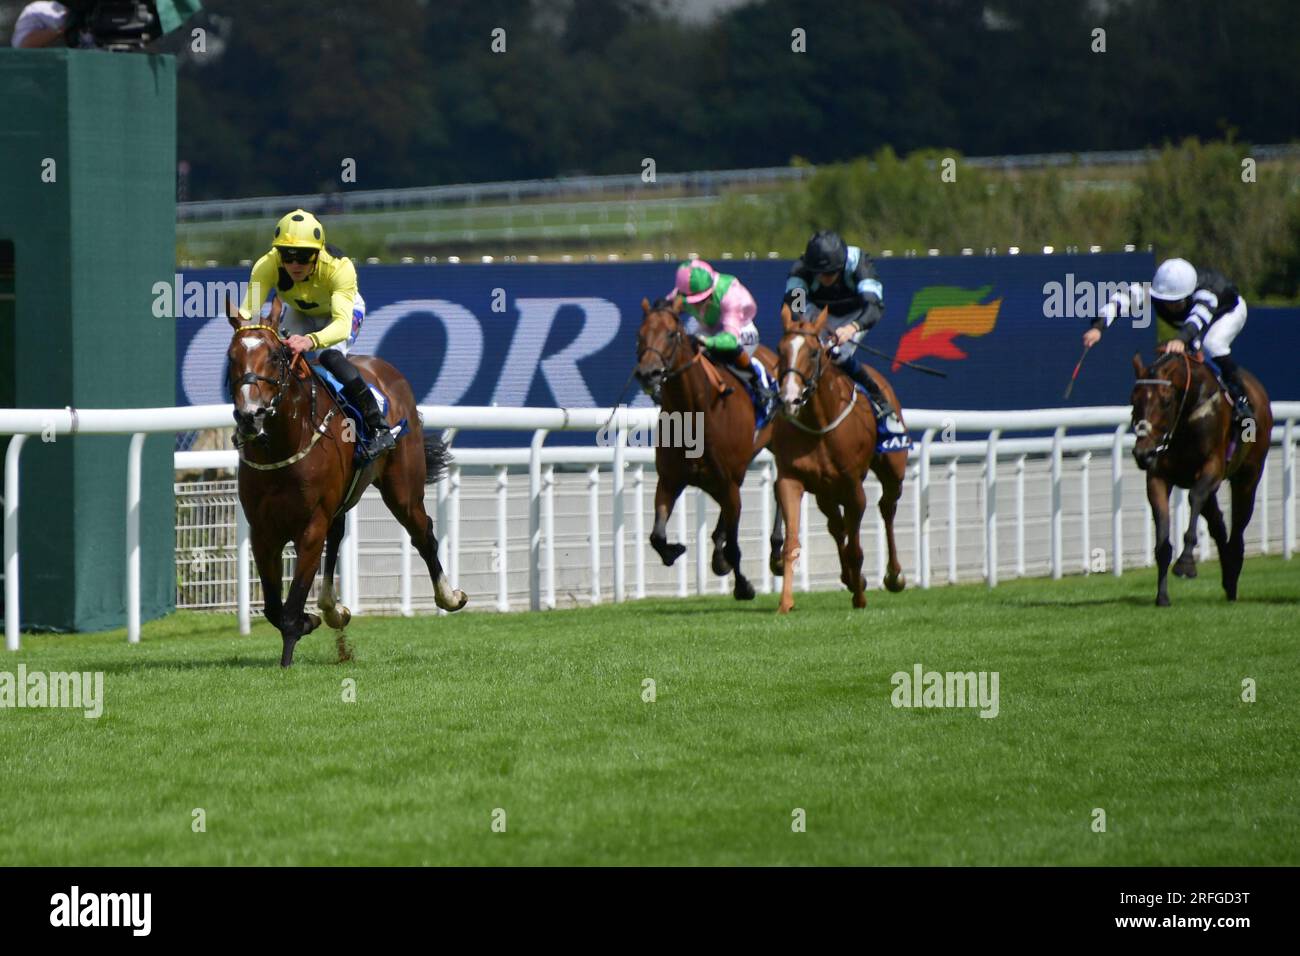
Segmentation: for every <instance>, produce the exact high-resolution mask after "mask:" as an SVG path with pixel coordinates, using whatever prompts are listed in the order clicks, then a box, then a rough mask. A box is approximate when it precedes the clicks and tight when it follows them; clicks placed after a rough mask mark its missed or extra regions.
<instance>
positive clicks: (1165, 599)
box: [1156, 594, 1169, 607]
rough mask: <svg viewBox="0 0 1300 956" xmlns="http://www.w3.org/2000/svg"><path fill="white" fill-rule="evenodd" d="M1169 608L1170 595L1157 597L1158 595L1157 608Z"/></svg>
mask: <svg viewBox="0 0 1300 956" xmlns="http://www.w3.org/2000/svg"><path fill="white" fill-rule="evenodd" d="M1168 606H1169V595H1168V594H1157V595H1156V607H1168Z"/></svg>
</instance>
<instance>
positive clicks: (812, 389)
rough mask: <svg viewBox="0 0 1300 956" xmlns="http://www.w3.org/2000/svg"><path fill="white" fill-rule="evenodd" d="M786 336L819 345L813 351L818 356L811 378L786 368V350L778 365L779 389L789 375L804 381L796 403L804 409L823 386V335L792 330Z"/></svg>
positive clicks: (777, 381)
mask: <svg viewBox="0 0 1300 956" xmlns="http://www.w3.org/2000/svg"><path fill="white" fill-rule="evenodd" d="M786 335H802V336H804V337H806V338H811V339H813V340H815V341H816V343H817V347H816V348H815V349H813V351H814V352H815V353H816V354H817V367H816V368H815V369H814V370H813V373H812V376H811V377H809V376H807V375H804V373H803V372H801V371H799V370H798V369H797V368H788V367H786V365H785V349H781V362H780V364H778V366H777V370H776V383H777V388H780V387H781V383H782V382H784V381H785V377H786V376H787V375H798V376H799V378H801V379H802V380H803V383H804V384H803V388H801V389H800V390H799V401H798V402H796V403H795V404H796V405H798V406H799V407H803V406H804V405H805V404H807V402H808V399H810V398H812V397H813V395H815V394H816V393H817V386H818V385H819V384H821V378H822V371H823V360H824V358H825V356H824V355H823V352H824V351H825V350H824V349H823V348H822V340H821V335H820V334H819V333H817V332H799V331H797V330H794V329H792V330H790V331H789V332H787V333H786ZM786 417H787V418H788V417H789V416H788V415H787V416H786Z"/></svg>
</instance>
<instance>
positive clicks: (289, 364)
mask: <svg viewBox="0 0 1300 956" xmlns="http://www.w3.org/2000/svg"><path fill="white" fill-rule="evenodd" d="M259 331H260V332H270V333H271V334H272V335H274V336H275V340H276V342H277V343H279V345H280V347H279V348H278V349H277V350H276V352H275V364H276V366H277V367H278V368H279V369H280V377H279V378H267V377H266V376H265V375H258V374H257V373H256V372H245V373H244V374H243V375H241V376H240V377H239V380H238V381H236V382H235V383H234V385H233V386H232V387H231V398H232V399H233V398H234V392H235V389H237V388H240V387H242V386H244V385H256V384H257V383H258V382H266V383H267V384H268V385H274V386H275V395H274V396H272V398H271V400H270V401H269V402H267V404H266V417H267V418H274V417H275V413H276V410H277V409H278V408H279V407H280V402H281V401H282V400H283V399H284V390H285V387H286V386H287V385H288V384H289V376H290V374H291V370H292V368H293V361H292V360H291V359H289V358H288V357H287V356H286V355H285V352H284V345H283V343H282V342H280V333H279V332H278V331H277V330H276V329H273V328H272V327H271V326H269V325H241V326H240V327H239V328H238V329H237V330H236V332H235V334H236V335H238V334H240V333H241V332H259Z"/></svg>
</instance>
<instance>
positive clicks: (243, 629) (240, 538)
mask: <svg viewBox="0 0 1300 956" xmlns="http://www.w3.org/2000/svg"><path fill="white" fill-rule="evenodd" d="M252 550H253V549H252V541H251V540H250V538H249V530H248V516H247V515H245V514H244V505H243V502H241V501H240V500H239V495H238V494H236V495H235V602H236V606H237V608H238V613H239V633H240V634H248V633H249V632H250V630H251V629H252V621H251V620H250V619H251V617H252V611H251V605H252V603H253V602H252V596H253V595H252V591H253V589H252V582H251V581H250V580H249V579H250V577H251V576H252V572H251V571H250V570H249V567H248V559H249V556H250V552H251V551H252Z"/></svg>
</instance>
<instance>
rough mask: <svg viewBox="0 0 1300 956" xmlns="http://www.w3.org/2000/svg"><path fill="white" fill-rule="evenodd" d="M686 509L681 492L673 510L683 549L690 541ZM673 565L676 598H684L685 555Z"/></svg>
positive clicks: (685, 496) (684, 495) (684, 494)
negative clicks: (675, 576)
mask: <svg viewBox="0 0 1300 956" xmlns="http://www.w3.org/2000/svg"><path fill="white" fill-rule="evenodd" d="M688 507H689V505H688V503H687V494H686V492H683V493H682V495H681V497H679V498H678V499H677V508H676V509H675V510H676V516H675V519H674V520H675V521H676V523H677V540H678V541H679V542H680V543H681V545H682V547H685V546H686V545H687V543H688V542H689V541H690V536H689V532H688V531H687V530H686V509H687V508H688ZM675 564H676V567H677V596H678V597H686V595H687V594H688V593H689V592H688V591H687V589H686V575H687V572H686V555H684V554H683V555H682V556H681V557H680V558H678V559H677V561H676V562H675Z"/></svg>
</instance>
